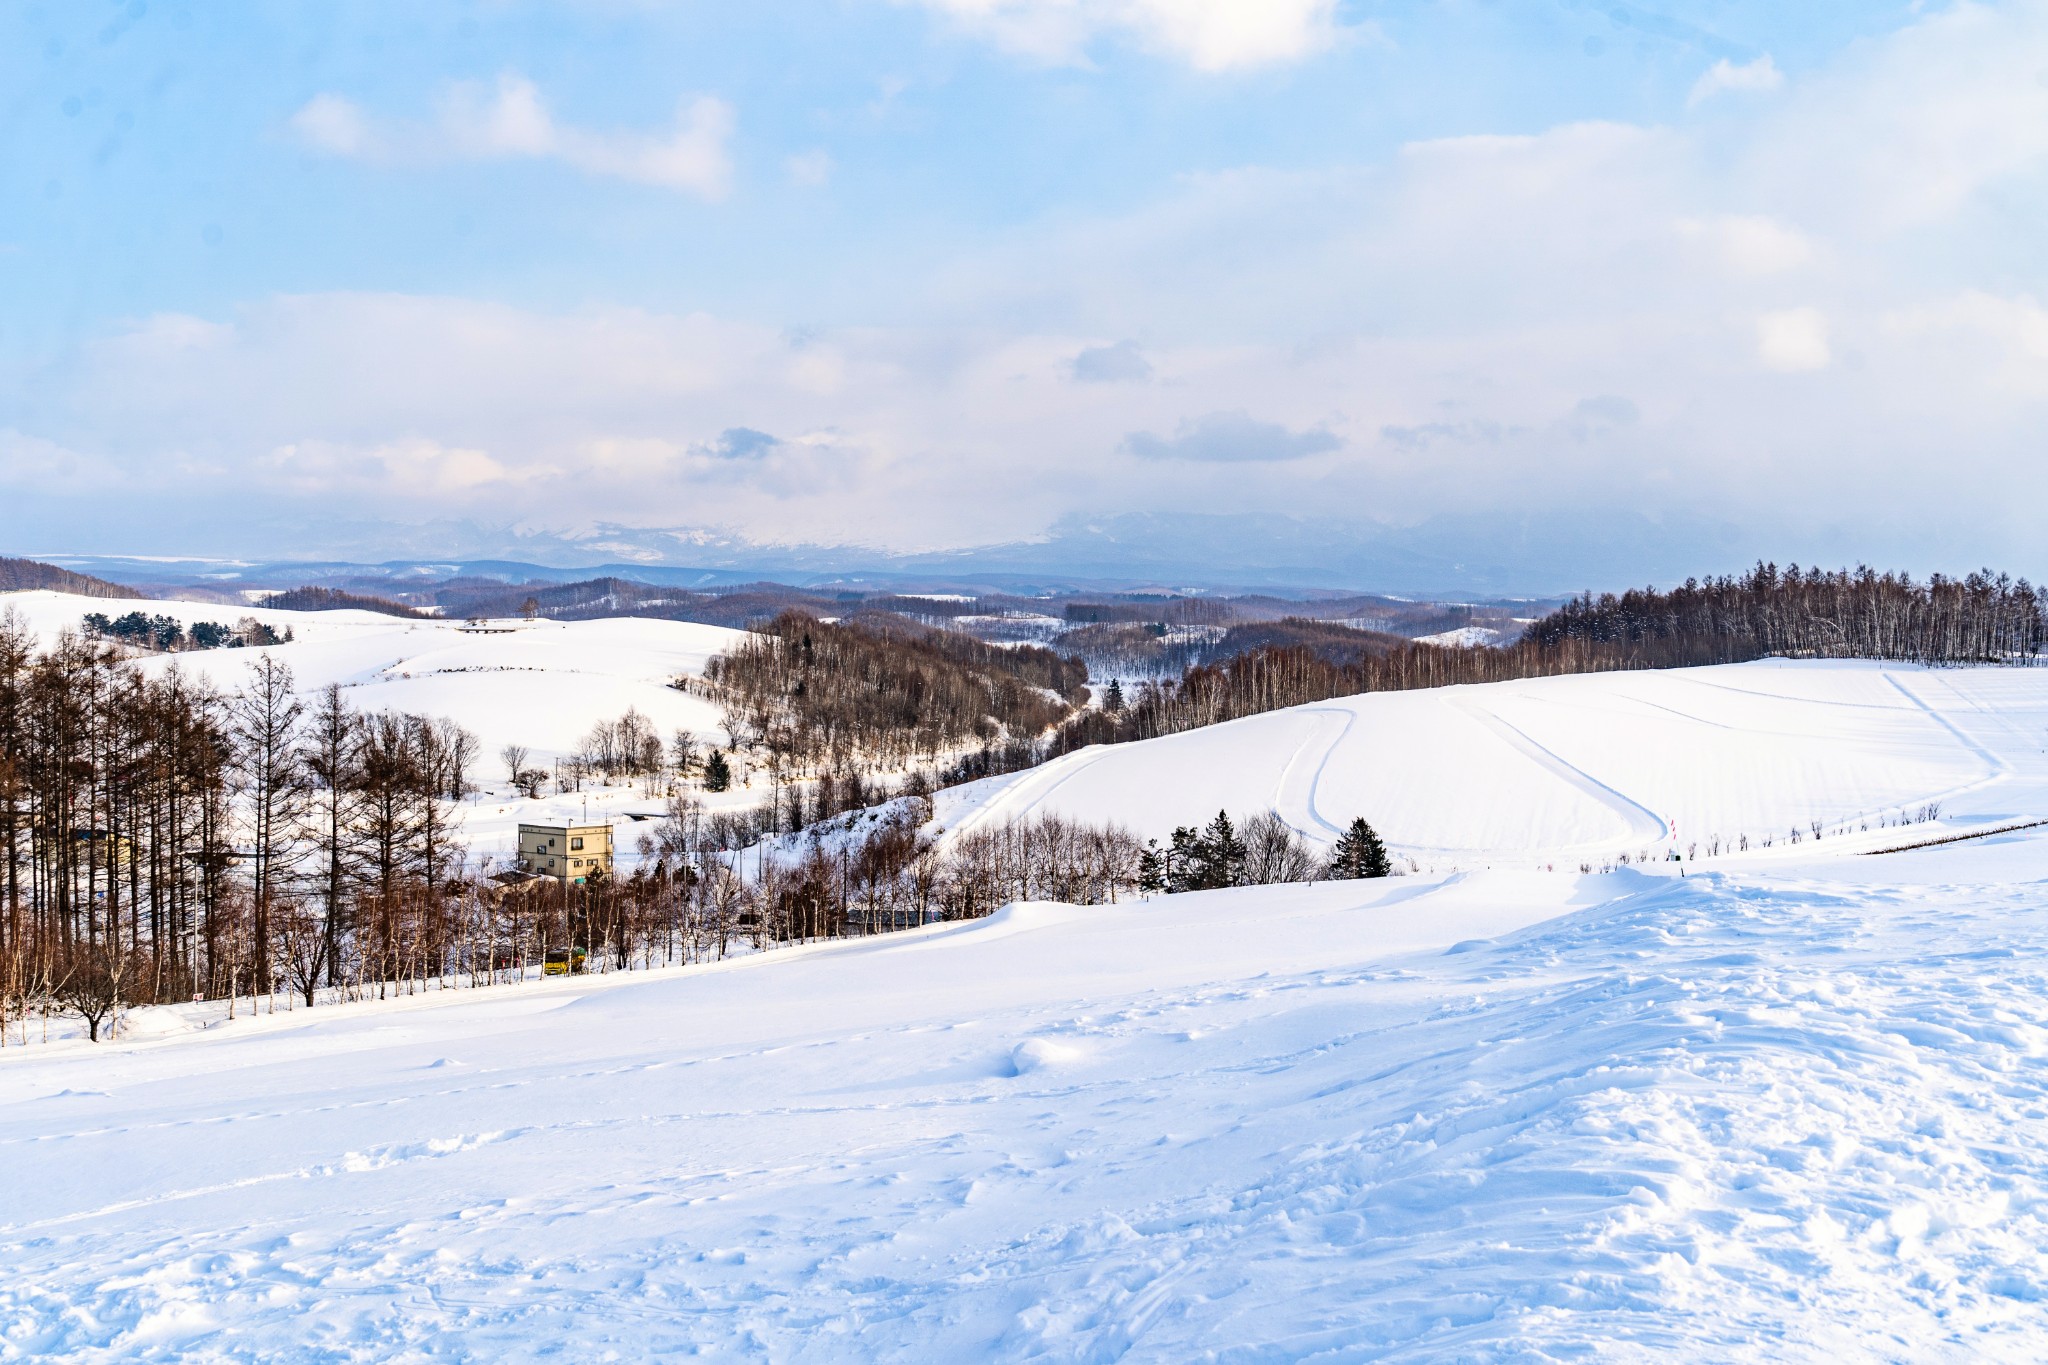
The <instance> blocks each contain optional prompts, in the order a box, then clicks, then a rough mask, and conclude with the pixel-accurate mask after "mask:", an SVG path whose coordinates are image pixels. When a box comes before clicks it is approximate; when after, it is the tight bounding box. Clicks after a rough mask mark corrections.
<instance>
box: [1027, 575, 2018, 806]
mask: <svg viewBox="0 0 2048 1365" xmlns="http://www.w3.org/2000/svg"><path fill="white" fill-rule="evenodd" d="M2044 642H2048V591H2044V590H2042V589H2038V588H2035V587H2034V586H2033V585H2031V584H2029V583H2028V582H2027V581H2026V580H2025V579H2019V580H2014V579H2012V578H2010V577H2008V576H2007V575H2004V574H1993V573H1991V572H1990V571H1989V570H1984V571H1981V572H1978V573H1974V574H1971V575H1969V576H1968V577H1966V578H1945V577H1943V576H1942V575H1940V574H1936V575H1934V576H1932V577H1931V578H1929V579H1928V580H1927V581H1926V582H1924V583H1920V582H1915V581H1914V580H1913V579H1912V578H1911V577H1910V576H1908V575H1903V574H1880V573H1878V572H1876V571H1875V570H1873V569H1868V568H1858V569H1856V570H1853V571H1851V570H1835V571H1832V572H1830V571H1827V570H1822V569H1805V570H1802V569H1800V568H1799V566H1797V565H1792V566H1790V567H1788V568H1785V569H1782V570H1781V569H1779V568H1778V567H1777V566H1776V565H1774V564H1759V565H1758V566H1757V567H1756V568H1755V569H1753V570H1751V571H1750V572H1749V573H1747V574H1744V575H1742V576H1740V577H1723V578H1712V579H1706V580H1704V581H1702V580H1696V579H1688V580H1687V581H1686V583H1685V584H1684V585H1683V586H1682V587H1678V588H1674V589H1672V590H1671V591H1669V592H1659V591H1658V590H1656V589H1654V588H1641V589H1635V590H1631V591H1629V592H1625V593H1622V594H1620V595H1619V596H1617V595H1615V594H1612V593H1606V594H1602V595H1601V596H1599V597H1594V596H1593V595H1592V594H1590V593H1588V594H1587V595H1585V596H1584V597H1581V598H1579V599H1577V600H1576V601H1572V602H1568V603H1566V604H1565V605H1564V606H1562V607H1560V608H1558V609H1557V610H1556V611H1554V612H1552V613H1551V614H1550V615H1548V616H1546V617H1544V618H1543V619H1542V620H1540V621H1537V622H1535V623H1534V624H1532V625H1531V626H1529V628H1528V629H1527V630H1526V631H1524V632H1523V634H1522V637H1521V638H1520V639H1519V640H1516V641H1515V642H1514V643H1512V644H1508V645H1502V646H1498V647H1490V646H1474V647H1469V648H1446V647H1442V646H1436V645H1428V644H1420V643H1411V644H1406V645H1402V646H1400V647H1398V648H1395V649H1391V650H1388V651H1387V652H1385V653H1383V654H1380V655H1378V656H1376V657H1362V658H1359V659H1356V660H1352V661H1344V662H1340V661H1333V660H1331V659H1329V658H1327V657H1323V656H1320V655H1318V654H1317V653H1316V652H1315V651H1312V650H1309V649H1306V648H1301V647H1279V648H1261V649H1253V650H1250V651H1248V652H1246V653H1243V654H1240V655H1237V656H1236V657H1234V658H1230V659H1226V660H1224V661H1222V662H1219V663H1216V664H1210V665H1204V666H1201V667H1197V668H1191V669H1189V670H1187V672H1186V673H1184V674H1183V675H1182V676H1181V678H1180V680H1179V681H1178V682H1174V681H1165V682H1159V683H1148V684H1146V685H1145V686H1143V687H1141V688H1134V689H1133V692H1134V693H1135V695H1134V696H1133V697H1132V698H1130V699H1129V700H1128V701H1127V702H1126V703H1125V704H1124V705H1122V706H1107V707H1104V708H1103V709H1101V710H1090V711H1085V712H1081V713H1079V714H1077V715H1075V716H1074V717H1073V718H1072V719H1070V720H1069V721H1067V722H1066V723H1065V724H1064V725H1062V726H1061V727H1060V729H1059V730H1058V732H1057V733H1055V734H1054V735H1053V736H1052V738H1051V739H1050V741H1049V742H1048V743H1047V745H1046V746H1045V747H1046V755H1045V756H1046V757H1051V756H1055V755H1058V754H1062V753H1066V752H1069V751H1071V750H1073V749H1078V748H1081V747H1083V746H1085V745H1089V744H1115V743H1120V742H1123V741H1127V740H1134V739H1148V738H1152V737H1154V736H1157V735H1164V734H1174V733H1177V732H1179V731H1182V730H1190V729H1195V728H1197V727H1200V726H1204V725H1214V724H1217V723H1218V722H1220V721H1226V720H1234V719H1236V718H1238V717H1240V716H1249V715H1257V714H1259V713H1261V712H1265V711H1272V710H1277V709H1279V708H1281V707H1285V706H1299V705H1302V704H1304V703H1307V702H1316V701H1327V700H1329V699H1330V698H1332V697H1346V696H1354V695H1357V694H1359V693H1363V692H1392V691H1405V690H1409V689H1413V688H1419V687H1442V686H1447V685H1449V684H1453V683H1481V682H1503V681H1509V680H1512V679H1517V678H1537V677H1549V676H1554V675H1558V674H1566V673H1599V672H1611V671H1616V670H1623V669H1641V668H1681V667H1687V666H1696V665H1703V664H1726V663H1746V662H1748V661H1750V660H1753V659H1762V658H1769V657H1773V656H1783V657H1790V658H1811V659H1886V660H1895V661H1899V662H1907V663H1921V664H1970V663H2015V662H2026V663H2031V662H2034V661H2035V660H2036V659H2038V657H2039V656H2040V654H2041V652H2042V648H2043V644H2044ZM990 770H991V771H992V770H994V769H993V768H991V769H990Z"/></svg>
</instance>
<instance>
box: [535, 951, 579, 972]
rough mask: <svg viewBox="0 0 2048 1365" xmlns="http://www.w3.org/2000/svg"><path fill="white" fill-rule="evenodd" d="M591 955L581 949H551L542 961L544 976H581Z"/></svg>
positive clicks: (541, 967) (541, 970) (541, 969)
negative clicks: (585, 961) (584, 965)
mask: <svg viewBox="0 0 2048 1365" xmlns="http://www.w3.org/2000/svg"><path fill="white" fill-rule="evenodd" d="M588 956H589V954H588V953H587V952H585V951H584V950H583V949H581V948H550V949H548V951H547V956H545V957H543V958H542V959H541V960H540V974H541V975H542V976H572V975H575V976H580V975H582V973H583V963H584V959H585V958H587V957H588Z"/></svg>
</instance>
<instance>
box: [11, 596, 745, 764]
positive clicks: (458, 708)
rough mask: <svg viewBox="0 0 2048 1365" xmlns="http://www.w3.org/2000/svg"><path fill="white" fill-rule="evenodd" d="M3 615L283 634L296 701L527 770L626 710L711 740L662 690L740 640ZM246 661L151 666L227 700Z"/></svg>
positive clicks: (581, 628) (55, 613)
mask: <svg viewBox="0 0 2048 1365" xmlns="http://www.w3.org/2000/svg"><path fill="white" fill-rule="evenodd" d="M7 607H13V608H15V609H16V610H18V611H20V612H21V613H22V615H23V616H24V617H25V618H26V619H27V620H28V621H29V623H30V624H31V625H32V626H34V627H35V629H36V630H37V632H38V633H39V634H41V635H42V636H43V637H44V639H45V640H48V639H50V638H53V637H54V636H55V635H56V633H57V632H58V631H60V630H64V629H72V630H76V629H77V628H78V624H79V622H80V620H81V619H82V618H83V617H84V615H85V613H87V612H89V611H98V612H104V613H106V614H107V615H109V616H119V615H121V614H122V613H124V612H128V611H140V612H143V613H145V614H147V615H151V616H159V615H162V616H170V617H172V618H174V619H176V620H178V621H180V622H181V623H185V624H187V625H189V624H190V623H191V622H194V621H221V622H227V623H232V622H233V621H235V620H238V619H239V618H241V617H243V616H253V617H255V618H256V619H257V620H259V621H262V622H263V623H264V624H266V625H270V626H274V627H276V628H277V629H279V630H283V629H285V628H286V627H289V628H290V629H291V631H292V635H293V641H292V643H290V644H285V645H275V646H272V647H270V649H269V650H268V652H270V653H273V654H275V655H276V656H277V657H278V658H279V659H282V660H283V661H284V662H286V663H288V664H290V665H291V668H292V673H293V676H294V678H295V679H296V681H297V683H298V686H299V688H300V689H301V690H302V691H304V692H308V693H311V692H315V691H318V690H319V689H321V688H324V687H326V686H327V685H328V684H329V683H340V684H341V685H342V687H343V688H345V689H347V696H348V701H349V705H351V706H352V707H354V708H356V709H357V710H362V711H376V710H383V709H387V708H388V709H393V710H402V711H411V712H414V713H416V714H420V715H429V716H451V717H453V718H454V719H456V720H458V721H460V722H461V723H462V724H463V725H465V726H467V727H468V728H469V729H471V730H474V731H476V733H477V735H478V737H479V738H480V739H481V740H482V749H483V752H484V753H485V754H486V755H487V756H493V757H492V761H493V762H495V757H494V756H495V755H496V753H497V751H498V750H499V749H500V748H501V747H502V746H504V745H506V744H511V743H517V744H524V745H526V746H527V747H528V748H530V749H531V750H532V751H533V759H534V761H535V762H537V763H544V762H547V761H549V760H552V759H554V758H556V757H559V756H560V755H562V754H565V753H567V752H569V751H571V750H573V749H574V748H575V746H576V743H577V741H578V740H580V739H581V738H582V737H583V735H584V733H585V732H586V731H588V730H589V729H590V726H591V724H592V723H593V722H594V721H597V720H600V719H607V720H610V719H616V718H617V717H618V716H619V715H620V714H621V713H623V712H624V711H625V710H626V708H627V707H629V706H634V707H638V708H639V709H640V711H641V712H642V713H644V714H645V715H647V716H648V717H649V718H650V719H652V720H653V721H654V723H655V724H656V725H657V726H658V727H660V728H661V730H662V732H663V733H664V734H666V733H667V732H668V731H669V730H671V729H674V728H676V727H684V728H688V729H693V730H696V731H697V732H698V733H700V734H704V733H709V732H710V731H712V730H715V729H716V728H717V724H718V712H717V708H716V707H714V706H712V705H711V704H710V703H708V702H706V701H704V700H703V699H702V698H701V697H693V696H690V695H688V694H686V693H682V692H678V691H676V690H675V689H674V688H672V687H670V686H669V685H668V683H669V681H670V680H671V679H673V678H675V677H677V676H679V675H683V674H690V675H696V674H700V673H702V672H703V670H704V664H705V662H706V661H707V660H708V659H710V657H711V656H712V655H714V654H716V653H718V652H719V651H721V650H723V649H725V648H727V647H728V646H729V645H730V644H731V643H732V642H733V641H734V640H737V639H739V638H741V635H742V632H740V631H736V630H728V629H726V628H725V627H723V626H702V625H695V624H692V623H690V622H684V621H654V620H643V619H637V618H621V619H614V620H604V621H532V622H527V621H493V622H490V623H489V626H490V628H491V632H492V633H488V634H484V633H474V632H472V631H471V630H469V629H468V628H467V627H466V625H465V623H463V622H461V621H442V620H425V621H416V620H406V619H404V618H401V617H393V616H383V615H379V614H377V613H375V612H366V611H311V612H300V611H269V610H264V609H257V608H241V607H223V606H217V605H215V604H213V603H209V602H159V601H132V602H131V601H118V600H109V599H104V598H96V597H95V598H87V597H73V596H69V595H66V594H62V593H52V592H26V593H10V594H7V595H6V596H4V597H0V609H5V608H7ZM251 657H252V652H251V651H249V650H240V649H227V650H194V651H188V652H185V653H180V654H171V655H159V656H156V657H154V658H152V659H151V660H150V662H149V667H151V668H153V669H161V668H168V667H170V666H171V665H172V664H173V663H175V664H176V665H177V666H178V667H180V668H182V669H184V670H186V671H187V672H188V673H197V674H201V675H204V676H206V677H208V678H211V679H212V680H213V681H214V682H216V683H217V684H219V685H220V686H221V687H223V688H234V687H238V686H240V685H241V683H242V681H243V678H244V675H245V674H246V673H247V670H248V665H249V660H250V658H251Z"/></svg>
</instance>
